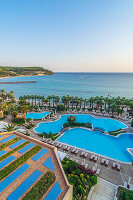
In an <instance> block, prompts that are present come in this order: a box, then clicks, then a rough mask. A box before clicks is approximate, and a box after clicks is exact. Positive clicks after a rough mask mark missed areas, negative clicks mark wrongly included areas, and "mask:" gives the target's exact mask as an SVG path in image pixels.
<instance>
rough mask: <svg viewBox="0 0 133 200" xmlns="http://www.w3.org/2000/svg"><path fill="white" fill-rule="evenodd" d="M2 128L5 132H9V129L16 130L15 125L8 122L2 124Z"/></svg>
mask: <svg viewBox="0 0 133 200" xmlns="http://www.w3.org/2000/svg"><path fill="white" fill-rule="evenodd" d="M3 130H4V131H6V132H11V131H15V130H17V127H16V126H15V125H14V124H8V125H4V128H3Z"/></svg>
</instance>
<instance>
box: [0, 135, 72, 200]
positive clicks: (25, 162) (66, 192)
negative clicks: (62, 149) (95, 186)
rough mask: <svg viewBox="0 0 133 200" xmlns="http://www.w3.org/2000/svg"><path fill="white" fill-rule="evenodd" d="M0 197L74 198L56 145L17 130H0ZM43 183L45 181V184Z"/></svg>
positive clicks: (2, 199) (13, 198) (62, 199)
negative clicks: (1, 131)
mask: <svg viewBox="0 0 133 200" xmlns="http://www.w3.org/2000/svg"><path fill="white" fill-rule="evenodd" d="M0 161H1V162H0V170H1V171H0V200H5V199H8V200H17V199H34V197H35V196H34V195H36V196H37V197H38V198H37V199H42V200H55V199H57V200H72V194H73V188H72V186H71V185H70V184H69V183H68V181H67V178H66V175H65V173H64V171H63V168H62V166H61V163H60V161H59V158H58V156H57V149H56V148H55V147H53V146H51V145H49V144H46V143H43V142H41V141H38V140H36V139H34V138H31V137H29V136H26V135H24V134H21V133H18V132H14V131H13V132H4V133H0ZM43 184H44V185H43Z"/></svg>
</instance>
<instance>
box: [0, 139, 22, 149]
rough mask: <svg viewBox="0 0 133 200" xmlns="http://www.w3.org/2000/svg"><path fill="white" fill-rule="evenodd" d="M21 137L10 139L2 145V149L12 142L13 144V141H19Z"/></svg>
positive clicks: (0, 147)
mask: <svg viewBox="0 0 133 200" xmlns="http://www.w3.org/2000/svg"><path fill="white" fill-rule="evenodd" d="M20 139H21V138H19V137H16V138H13V139H12V140H9V141H8V142H6V143H4V144H2V145H1V146H0V150H2V149H4V148H5V147H8V146H10V145H11V144H13V143H15V142H17V141H19V140H20Z"/></svg>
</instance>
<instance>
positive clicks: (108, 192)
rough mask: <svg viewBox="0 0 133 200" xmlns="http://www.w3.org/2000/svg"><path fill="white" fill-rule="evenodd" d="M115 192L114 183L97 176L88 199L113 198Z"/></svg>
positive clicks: (108, 199) (107, 199) (103, 199)
mask: <svg viewBox="0 0 133 200" xmlns="http://www.w3.org/2000/svg"><path fill="white" fill-rule="evenodd" d="M115 192H116V185H114V184H112V183H110V182H108V181H105V180H103V179H101V178H99V179H98V183H97V185H96V186H95V188H94V190H93V193H92V195H91V198H90V200H114V198H115Z"/></svg>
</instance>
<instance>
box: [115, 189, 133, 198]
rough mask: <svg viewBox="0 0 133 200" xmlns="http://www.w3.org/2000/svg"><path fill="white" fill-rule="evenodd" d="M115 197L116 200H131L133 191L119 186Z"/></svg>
mask: <svg viewBox="0 0 133 200" xmlns="http://www.w3.org/2000/svg"><path fill="white" fill-rule="evenodd" d="M116 196H117V198H118V200H132V199H133V191H131V190H128V189H126V188H123V187H121V186H120V187H118V190H117V195H116Z"/></svg>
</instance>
